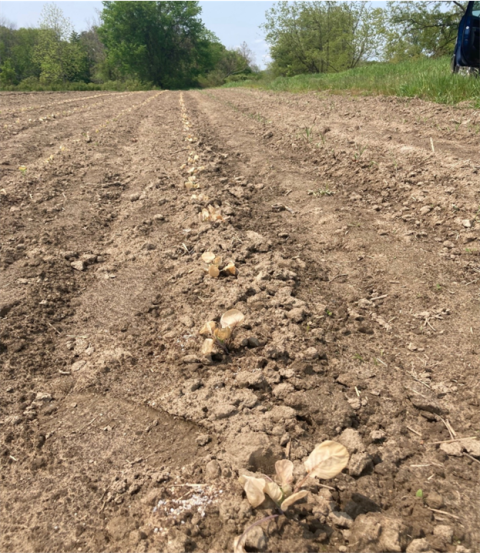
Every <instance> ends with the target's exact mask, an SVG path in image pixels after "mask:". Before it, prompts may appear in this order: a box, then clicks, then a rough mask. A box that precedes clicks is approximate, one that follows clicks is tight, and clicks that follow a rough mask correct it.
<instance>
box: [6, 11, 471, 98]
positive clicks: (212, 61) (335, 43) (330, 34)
mask: <svg viewBox="0 0 480 556" xmlns="http://www.w3.org/2000/svg"><path fill="white" fill-rule="evenodd" d="M466 4H467V2H428V1H424V2H398V1H396V2H388V3H387V7H386V8H374V7H373V6H372V5H371V4H370V3H368V2H335V1H313V2H295V3H289V2H279V3H278V4H276V5H275V6H274V7H273V8H272V9H270V10H268V11H267V13H266V20H265V23H264V25H263V26H262V27H263V30H264V32H265V38H266V41H267V43H268V44H269V46H270V55H271V63H270V65H269V67H268V69H267V70H266V72H263V73H267V74H269V75H271V76H272V77H277V76H294V75H299V74H305V73H307V74H308V73H309V74H318V73H338V72H342V71H344V70H347V69H352V68H356V67H359V66H361V65H364V64H366V63H370V62H372V61H388V62H399V61H405V60H408V59H412V58H414V59H418V58H422V57H440V56H445V55H447V54H451V53H452V51H453V47H454V44H455V38H456V32H457V28H458V23H459V20H460V17H461V15H462V13H463V8H464V7H465V6H466ZM261 73H262V72H260V71H259V69H258V67H256V66H255V64H254V58H253V55H252V52H251V51H250V49H249V48H248V46H247V45H246V44H245V43H243V45H242V46H241V47H240V48H237V49H233V50H232V49H230V50H229V49H227V48H225V47H224V46H223V45H222V44H221V43H220V41H219V40H218V38H217V37H216V36H215V35H214V34H213V33H212V32H211V31H209V30H208V29H207V28H206V27H205V25H204V24H203V22H202V20H201V8H200V6H199V3H198V2H191V1H161V2H152V1H149V2H133V1H110V2H103V10H102V12H101V13H100V19H99V22H98V23H93V24H91V25H90V27H89V29H88V30H86V31H83V32H82V33H76V32H75V31H74V29H73V26H72V24H71V22H70V21H69V20H68V19H67V18H65V17H64V16H63V13H62V11H61V9H60V8H59V7H58V6H56V5H55V4H47V5H45V7H44V11H43V13H42V17H41V20H40V22H39V25H38V27H37V28H30V29H18V30H17V29H15V27H14V26H13V25H9V24H8V23H7V22H5V21H4V22H3V23H2V22H0V88H2V89H3V90H6V89H7V90H8V89H12V90H14V89H18V90H39V89H42V88H43V89H50V90H52V89H53V90H55V89H102V88H104V89H145V88H153V87H160V88H169V89H176V88H189V87H198V86H202V87H212V86H219V85H222V84H224V83H226V82H231V81H238V80H242V79H247V78H252V77H253V78H255V77H258V76H259V75H260V74H261Z"/></svg>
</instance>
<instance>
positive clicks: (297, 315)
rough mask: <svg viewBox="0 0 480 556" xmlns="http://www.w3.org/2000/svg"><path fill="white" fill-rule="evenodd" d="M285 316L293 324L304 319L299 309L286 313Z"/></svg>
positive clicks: (303, 314)
mask: <svg viewBox="0 0 480 556" xmlns="http://www.w3.org/2000/svg"><path fill="white" fill-rule="evenodd" d="M287 316H288V318H289V319H290V320H293V322H297V323H299V322H302V321H303V319H304V318H305V311H304V310H303V309H302V308H301V307H296V308H295V309H292V310H291V311H288V313H287Z"/></svg>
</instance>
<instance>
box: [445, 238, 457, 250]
mask: <svg viewBox="0 0 480 556" xmlns="http://www.w3.org/2000/svg"><path fill="white" fill-rule="evenodd" d="M443 246H444V247H446V248H447V249H453V248H454V247H455V243H453V241H448V240H447V241H444V242H443Z"/></svg>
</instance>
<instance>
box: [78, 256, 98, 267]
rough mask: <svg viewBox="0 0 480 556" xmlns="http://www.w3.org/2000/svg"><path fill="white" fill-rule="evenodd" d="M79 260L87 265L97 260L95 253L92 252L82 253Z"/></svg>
mask: <svg viewBox="0 0 480 556" xmlns="http://www.w3.org/2000/svg"><path fill="white" fill-rule="evenodd" d="M81 260H82V261H83V262H84V263H85V264H86V265H87V266H89V265H91V264H95V263H96V262H97V255H93V254H92V253H85V254H84V255H82V257H81Z"/></svg>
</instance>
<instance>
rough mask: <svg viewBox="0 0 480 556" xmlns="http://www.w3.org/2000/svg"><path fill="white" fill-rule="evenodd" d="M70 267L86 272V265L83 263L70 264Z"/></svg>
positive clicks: (74, 262)
mask: <svg viewBox="0 0 480 556" xmlns="http://www.w3.org/2000/svg"><path fill="white" fill-rule="evenodd" d="M70 266H71V267H72V268H74V269H75V270H80V271H82V270H85V268H86V265H85V263H84V262H83V261H73V263H70Z"/></svg>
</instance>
